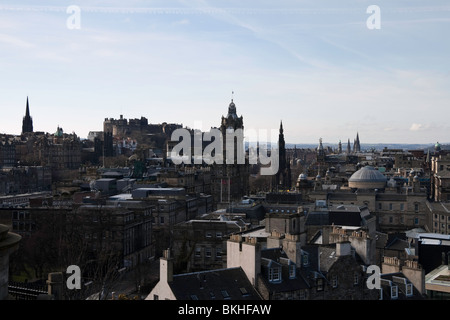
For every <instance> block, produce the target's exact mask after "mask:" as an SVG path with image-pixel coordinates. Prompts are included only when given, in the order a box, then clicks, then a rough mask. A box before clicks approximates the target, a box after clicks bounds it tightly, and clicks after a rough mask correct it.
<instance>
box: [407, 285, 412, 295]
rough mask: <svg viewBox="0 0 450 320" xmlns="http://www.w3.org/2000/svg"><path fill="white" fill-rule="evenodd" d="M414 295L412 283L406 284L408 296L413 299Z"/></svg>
mask: <svg viewBox="0 0 450 320" xmlns="http://www.w3.org/2000/svg"><path fill="white" fill-rule="evenodd" d="M412 295H413V285H412V283H407V284H406V296H407V297H411V296H412Z"/></svg>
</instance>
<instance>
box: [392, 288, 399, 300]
mask: <svg viewBox="0 0 450 320" xmlns="http://www.w3.org/2000/svg"><path fill="white" fill-rule="evenodd" d="M397 298H398V287H397V286H396V285H392V286H391V299H397Z"/></svg>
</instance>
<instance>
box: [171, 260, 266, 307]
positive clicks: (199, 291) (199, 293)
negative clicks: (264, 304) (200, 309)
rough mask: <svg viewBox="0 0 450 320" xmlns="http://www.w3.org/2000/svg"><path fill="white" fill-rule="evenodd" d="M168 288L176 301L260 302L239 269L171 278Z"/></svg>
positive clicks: (256, 293) (257, 295)
mask: <svg viewBox="0 0 450 320" xmlns="http://www.w3.org/2000/svg"><path fill="white" fill-rule="evenodd" d="M169 286H170V288H171V290H172V292H173V294H174V295H175V297H176V298H177V300H228V299H229V300H261V299H262V298H261V296H260V295H259V294H258V292H257V291H256V290H255V288H254V287H253V286H252V284H251V283H250V281H249V280H248V278H247V275H246V274H245V272H244V270H243V269H242V268H241V267H236V268H227V269H217V270H208V271H201V272H194V273H185V274H178V275H174V276H173V281H172V282H170V283H169Z"/></svg>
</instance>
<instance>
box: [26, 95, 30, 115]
mask: <svg viewBox="0 0 450 320" xmlns="http://www.w3.org/2000/svg"><path fill="white" fill-rule="evenodd" d="M29 116H30V105H29V104H28V96H27V109H26V111H25V117H29Z"/></svg>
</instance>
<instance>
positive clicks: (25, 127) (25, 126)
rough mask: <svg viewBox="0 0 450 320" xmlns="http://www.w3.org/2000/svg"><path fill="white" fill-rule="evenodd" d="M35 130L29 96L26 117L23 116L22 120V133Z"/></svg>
mask: <svg viewBox="0 0 450 320" xmlns="http://www.w3.org/2000/svg"><path fill="white" fill-rule="evenodd" d="M27 132H33V119H32V118H31V116H30V105H29V103H28V96H27V106H26V109H25V117H23V121H22V133H27Z"/></svg>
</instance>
